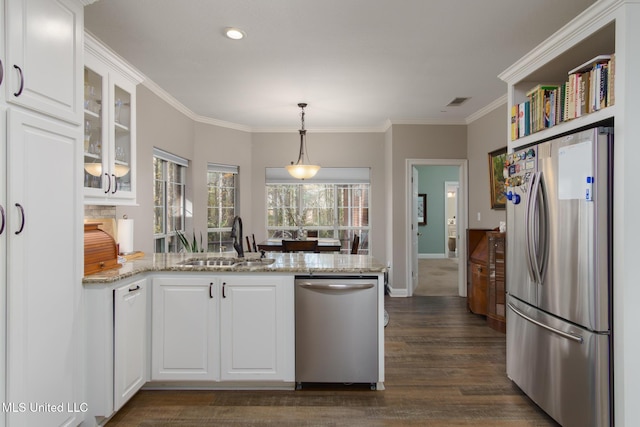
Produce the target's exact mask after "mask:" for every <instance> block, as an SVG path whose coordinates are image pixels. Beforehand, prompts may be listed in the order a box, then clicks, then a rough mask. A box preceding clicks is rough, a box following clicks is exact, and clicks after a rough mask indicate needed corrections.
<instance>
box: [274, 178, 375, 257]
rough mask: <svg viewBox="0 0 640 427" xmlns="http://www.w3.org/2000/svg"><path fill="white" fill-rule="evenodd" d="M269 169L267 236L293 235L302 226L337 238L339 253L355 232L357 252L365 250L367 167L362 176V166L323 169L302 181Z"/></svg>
mask: <svg viewBox="0 0 640 427" xmlns="http://www.w3.org/2000/svg"><path fill="white" fill-rule="evenodd" d="M270 169H271V168H268V169H267V186H266V196H267V203H266V204H267V215H266V216H267V236H268V237H269V238H278V239H281V238H282V239H292V238H296V237H297V233H298V229H299V228H300V227H303V228H304V229H306V230H307V232H309V231H311V232H316V233H317V236H318V237H321V238H322V237H325V238H335V239H339V240H340V242H341V245H342V249H341V252H342V253H350V251H351V243H352V242H353V236H354V235H358V236H359V237H360V247H359V251H358V252H359V253H364V254H367V253H369V239H368V236H369V194H370V184H369V182H368V180H369V170H368V169H365V171H366V177H363V176H362V173H364V171H361V170H360V169H363V168H356V169H347V168H323V169H321V170H320V171H321V172H322V171H324V172H325V173H324V176H322V175H321V176H320V177H319V178H318V179H315V178H312V179H310V180H305V181H304V182H301V181H298V180H295V181H294V180H290V179H288V178H287V177H286V176H283V175H281V174H280V172H278V171H275V169H276V168H273V169H274V170H273V171H271V170H270ZM354 172H358V173H354ZM318 174H320V172H319V173H318ZM289 181H290V182H289ZM313 181H319V182H313ZM323 181H324V182H323ZM328 181H333V182H328ZM340 181H342V182H340ZM354 181H364V182H354Z"/></svg>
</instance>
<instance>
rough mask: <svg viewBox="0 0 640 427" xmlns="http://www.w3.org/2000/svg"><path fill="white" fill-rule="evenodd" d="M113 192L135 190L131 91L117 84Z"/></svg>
mask: <svg viewBox="0 0 640 427" xmlns="http://www.w3.org/2000/svg"><path fill="white" fill-rule="evenodd" d="M113 99H114V102H113V123H112V125H113V135H114V139H113V141H114V144H113V151H112V152H111V153H110V154H111V156H112V158H113V170H112V171H111V173H112V176H111V178H112V180H113V186H114V188H112V189H111V191H112V193H113V194H118V193H120V194H122V193H129V194H130V193H131V192H132V190H133V179H132V176H133V174H132V173H131V169H132V168H133V159H134V154H135V153H134V150H133V149H132V145H131V140H132V138H131V129H132V126H131V124H132V122H131V93H129V92H127V91H126V90H124V89H123V88H121V87H120V86H118V85H117V84H116V85H114V86H113Z"/></svg>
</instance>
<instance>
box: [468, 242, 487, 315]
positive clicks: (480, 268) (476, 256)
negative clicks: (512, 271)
mask: <svg viewBox="0 0 640 427" xmlns="http://www.w3.org/2000/svg"><path fill="white" fill-rule="evenodd" d="M488 231H491V230H488V229H468V230H467V242H468V246H467V247H468V253H467V308H468V309H469V311H471V312H472V313H475V314H482V315H486V314H487V277H488V270H489V254H488V242H487V232H488Z"/></svg>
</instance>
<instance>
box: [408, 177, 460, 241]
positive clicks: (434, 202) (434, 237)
mask: <svg viewBox="0 0 640 427" xmlns="http://www.w3.org/2000/svg"><path fill="white" fill-rule="evenodd" d="M416 169H418V193H423V194H426V195H427V224H426V225H419V226H418V231H419V232H420V233H421V236H420V237H419V238H418V254H444V248H445V238H446V236H445V222H446V218H445V200H446V195H445V189H444V183H445V181H458V167H456V166H417V167H416ZM452 200H453V199H452Z"/></svg>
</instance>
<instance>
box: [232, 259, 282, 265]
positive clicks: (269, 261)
mask: <svg viewBox="0 0 640 427" xmlns="http://www.w3.org/2000/svg"><path fill="white" fill-rule="evenodd" d="M274 262H276V260H275V259H273V258H260V259H252V260H247V261H240V262H238V263H236V264H235V267H264V266H266V265H271V264H273V263H274Z"/></svg>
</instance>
